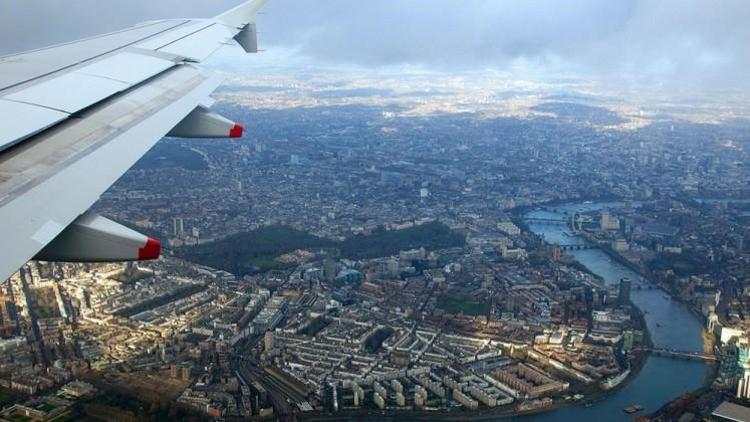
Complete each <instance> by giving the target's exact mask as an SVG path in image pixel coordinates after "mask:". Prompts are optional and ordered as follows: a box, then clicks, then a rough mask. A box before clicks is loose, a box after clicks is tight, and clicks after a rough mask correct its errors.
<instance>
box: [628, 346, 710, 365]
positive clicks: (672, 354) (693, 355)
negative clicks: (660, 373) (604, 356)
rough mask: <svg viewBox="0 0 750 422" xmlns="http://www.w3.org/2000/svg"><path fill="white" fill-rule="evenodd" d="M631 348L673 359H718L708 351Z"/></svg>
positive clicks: (704, 360)
mask: <svg viewBox="0 0 750 422" xmlns="http://www.w3.org/2000/svg"><path fill="white" fill-rule="evenodd" d="M633 350H634V351H641V352H646V353H651V354H652V355H654V356H663V357H668V358H674V359H690V360H700V361H703V362H717V361H718V360H719V359H718V358H717V357H716V356H714V355H711V354H708V353H701V352H685V351H682V350H674V349H660V348H646V347H641V348H636V349H633Z"/></svg>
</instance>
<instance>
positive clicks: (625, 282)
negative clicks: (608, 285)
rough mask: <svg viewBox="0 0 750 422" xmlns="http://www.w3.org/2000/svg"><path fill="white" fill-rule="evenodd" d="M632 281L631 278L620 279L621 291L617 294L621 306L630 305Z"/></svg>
mask: <svg viewBox="0 0 750 422" xmlns="http://www.w3.org/2000/svg"><path fill="white" fill-rule="evenodd" d="M631 284H632V282H631V281H630V279H629V278H623V279H621V280H620V292H619V294H618V295H617V303H618V304H619V305H620V306H628V304H629V303H630V285H631Z"/></svg>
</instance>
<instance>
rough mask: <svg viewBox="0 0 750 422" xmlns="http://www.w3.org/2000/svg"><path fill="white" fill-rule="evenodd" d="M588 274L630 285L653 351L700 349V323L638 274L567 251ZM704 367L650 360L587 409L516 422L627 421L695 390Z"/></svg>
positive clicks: (559, 210) (549, 233)
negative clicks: (632, 410) (635, 407)
mask: <svg viewBox="0 0 750 422" xmlns="http://www.w3.org/2000/svg"><path fill="white" fill-rule="evenodd" d="M622 205H624V204H622V203H613V202H601V203H590V204H567V205H557V206H555V207H554V210H555V211H549V210H538V211H531V212H529V213H528V214H526V217H527V218H528V217H535V218H561V217H563V216H564V215H565V214H564V213H565V212H569V213H571V212H575V211H587V210H596V209H602V208H613V209H614V208H616V207H619V206H622ZM529 228H530V229H531V230H532V231H534V232H535V233H537V234H539V235H542V236H544V238H545V239H546V240H547V241H548V242H550V243H558V244H578V243H586V241H585V240H584V239H583V238H580V237H578V236H574V235H571V234H570V233H569V229H568V228H567V226H562V225H549V224H535V223H529ZM567 253H569V254H572V255H573V256H574V257H575V258H576V260H578V262H580V263H581V264H583V265H584V266H586V268H588V269H589V270H590V271H591V272H593V273H595V274H597V275H599V276H600V277H602V278H603V279H604V281H605V283H606V284H608V285H617V284H618V283H619V280H620V279H621V278H623V277H629V278H630V279H632V280H633V281H634V283H633V288H632V290H631V300H632V302H633V303H634V304H635V305H636V306H637V307H638V308H640V310H641V311H643V312H645V318H646V324H647V325H648V329H649V332H650V333H651V341H652V342H653V344H654V346H655V347H658V348H673V349H678V350H684V351H696V352H699V351H701V350H702V338H701V331H702V328H703V327H702V324H701V321H699V320H698V318H696V317H695V315H693V314H692V313H691V312H690V311H689V310H688V309H687V307H685V306H684V305H682V304H680V303H678V302H674V301H672V300H670V299H669V298H668V297H667V296H666V295H665V293H664V292H663V291H662V290H659V289H638V288H637V287H636V284H638V283H637V282H636V280H639V279H640V276H639V275H638V274H636V273H635V272H633V271H632V270H630V269H629V268H627V267H625V266H624V265H622V264H620V263H618V262H617V261H614V260H612V259H611V258H610V257H609V256H608V255H607V254H606V253H604V252H603V251H601V250H599V249H588V250H580V251H571V252H567ZM707 370H708V368H707V366H706V365H705V364H703V363H702V362H698V361H688V360H678V359H670V358H664V357H656V356H649V357H648V358H647V361H646V363H645V365H644V366H643V368H642V369H641V371H640V372H639V373H638V374H637V375H635V378H631V379H628V380H627V381H626V385H625V386H624V387H622V388H621V389H619V390H617V391H615V392H613V393H612V394H610V395H607V396H604V397H603V398H602V399H601V400H600V401H598V402H596V403H593V404H592V405H590V406H589V407H585V406H583V405H572V406H567V407H562V408H560V409H557V410H554V411H550V412H547V413H542V414H538V415H532V416H526V417H522V418H520V419H524V420H534V421H537V420H538V421H580V420H590V421H600V420H601V421H603V420H606V421H618V420H622V421H629V420H632V419H634V418H635V417H636V416H639V415H644V414H648V413H651V412H654V411H656V410H658V409H659V408H660V407H661V406H663V405H664V404H666V403H667V402H669V401H670V400H672V399H675V398H677V397H678V396H680V395H682V394H683V393H686V392H688V391H692V390H696V389H698V388H700V387H701V386H702V385H703V383H704V381H705V378H706V376H707ZM636 403H637V404H640V405H642V406H643V407H644V410H643V411H642V412H639V413H636V414H633V415H628V414H626V413H625V412H624V411H623V409H624V408H625V407H628V406H630V405H632V404H636Z"/></svg>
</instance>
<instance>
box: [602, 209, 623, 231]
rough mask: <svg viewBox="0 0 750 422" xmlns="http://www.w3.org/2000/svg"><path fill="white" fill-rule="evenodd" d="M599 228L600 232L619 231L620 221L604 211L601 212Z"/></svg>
mask: <svg viewBox="0 0 750 422" xmlns="http://www.w3.org/2000/svg"><path fill="white" fill-rule="evenodd" d="M599 227H600V228H601V229H602V230H619V229H620V220H619V219H618V218H617V217H616V216H614V215H612V214H610V213H609V211H607V210H604V211H602V216H601V220H600V221H599Z"/></svg>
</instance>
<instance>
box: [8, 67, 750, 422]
mask: <svg viewBox="0 0 750 422" xmlns="http://www.w3.org/2000/svg"><path fill="white" fill-rule="evenodd" d="M341 84H344V82H341ZM243 86H244V85H241V80H239V79H238V81H237V84H236V85H232V86H231V89H226V90H224V91H222V92H220V93H219V95H218V96H219V98H220V99H221V100H222V102H221V103H220V105H219V109H220V110H221V111H222V113H224V114H225V115H228V116H231V117H232V118H236V119H238V120H247V121H250V122H252V123H251V124H250V125H249V126H250V127H249V128H248V129H249V131H250V132H251V133H252V140H251V141H250V142H245V141H239V142H237V141H223V142H218V141H190V142H184V141H177V140H165V141H162V143H161V144H160V145H159V146H158V147H157V148H156V149H155V150H154V151H152V152H151V153H150V154H149V155H148V156H147V157H145V158H144V160H142V161H141V162H140V163H139V164H138V165H137V166H136V167H135V168H134V169H133V170H131V171H130V172H129V173H127V174H126V175H125V176H124V177H123V178H122V179H121V180H120V181H119V182H118V183H117V184H116V185H115V186H114V187H113V188H112V189H111V190H110V191H109V192H108V193H107V194H106V195H104V196H103V197H102V199H101V201H100V202H99V203H98V204H97V205H96V209H97V211H98V212H100V213H101V214H102V215H106V216H108V217H110V218H112V219H114V220H116V221H119V222H122V223H124V224H127V225H131V226H134V227H138V228H140V229H142V230H146V231H148V232H150V233H153V234H155V235H158V237H160V238H162V239H168V244H169V251H168V252H167V253H166V256H165V257H164V258H163V259H161V260H159V261H156V262H154V263H152V264H149V263H146V264H58V263H44V262H33V263H30V264H28V265H27V266H25V267H24V268H23V269H22V270H21V271H20V272H18V273H17V274H16V275H14V276H13V277H12V278H11V280H10V281H9V283H7V284H6V285H5V287H4V290H5V291H4V296H3V308H2V311H3V312H2V319H3V327H2V334H3V337H4V338H5V340H3V345H2V350H3V354H2V356H3V363H2V369H3V373H4V374H6V375H5V376H4V377H3V378H2V382H3V383H4V384H3V387H4V388H5V389H6V390H7V391H8V397H7V400H9V401H15V400H18V399H19V398H21V397H24V396H27V397H32V398H31V399H30V400H29V401H23V400H21V402H19V403H18V404H16V405H14V406H12V407H10V408H7V409H6V411H5V413H4V415H5V416H4V417H12V415H18V414H24V413H23V412H26V414H29V415H31V414H33V415H38V416H34V417H35V418H41V419H44V418H50V417H51V416H54V415H56V412H60V413H65V412H72V414H74V415H81V416H82V415H88V416H92V417H96V415H97V414H102V412H105V413H108V414H112V415H121V416H122V417H123V418H127V417H136V416H137V415H143V414H149V415H163V417H167V416H169V417H177V415H182V417H187V416H188V415H204V416H206V417H221V418H227V419H232V418H247V417H253V418H264V417H269V418H282V419H285V418H290V417H295V418H302V419H311V420H316V419H325V418H327V417H334V418H335V417H341V416H349V417H354V416H358V417H367V416H373V415H391V416H397V415H400V416H403V417H421V415H431V416H430V417H431V418H438V419H439V418H447V419H451V418H456V417H458V418H472V419H473V418H479V419H481V418H496V417H500V416H508V415H516V414H524V413H536V412H545V411H550V410H552V411H553V412H552V413H551V415H554V414H555V412H557V411H564V410H565V409H566V408H571V407H572V408H576V407H578V408H583V409H586V408H587V406H591V403H593V406H596V405H597V404H598V403H601V400H602V398H604V397H607V396H608V395H611V394H618V393H613V392H617V391H625V390H626V389H624V388H623V387H624V386H627V385H628V384H629V383H631V382H638V378H639V376H640V375H639V374H640V373H642V371H644V366H645V370H646V371H647V370H649V369H648V368H649V366H648V364H649V362H651V363H652V364H653V362H654V361H655V362H662V361H664V362H671V361H673V360H675V359H677V360H676V361H675V362H682V361H684V360H685V359H688V361H689V363H687V364H688V365H692V366H691V368H692V373H696V371H697V373H698V374H699V376H698V378H697V379H693V380H691V383H692V384H690V385H692V386H693V388H690V389H688V390H684V389H683V390H679V389H678V390H677V391H674V394H673V395H672V396H668V398H667V401H669V400H677V399H680V398H681V396H682V395H683V394H695V395H696V396H695V398H694V399H691V400H689V401H684V402H680V401H679V400H678V401H677V402H674V403H672V404H670V406H666V407H663V408H660V407H652V406H651V405H649V403H646V402H643V401H642V400H641V401H635V400H636V399H634V401H633V402H632V403H630V402H629V403H627V405H626V406H622V408H619V409H617V412H619V413H620V414H621V415H623V416H625V415H630V414H633V415H634V416H637V415H645V414H652V415H661V416H662V417H671V415H678V414H679V415H682V414H684V413H690V412H693V414H696V415H701V414H706V412H708V414H710V413H711V412H712V411H713V409H714V408H715V407H716V406H717V405H718V404H719V403H721V402H722V400H723V399H722V398H723V397H725V396H726V395H729V396H731V397H739V398H746V397H747V394H748V393H747V392H746V391H745V388H744V387H743V386H744V385H745V384H746V382H747V381H745V379H746V378H745V377H746V376H747V375H746V374H748V373H750V372H743V371H745V368H747V365H748V364H747V351H748V337H747V336H746V334H745V333H746V327H745V325H744V324H745V323H744V319H743V315H744V314H745V312H746V310H745V308H744V306H745V305H744V301H743V300H742V298H743V296H744V294H745V292H746V289H745V286H746V284H747V282H748V281H750V273H748V271H747V268H748V267H747V260H748V255H747V252H746V249H745V244H744V242H745V239H746V238H747V215H748V207H749V206H750V201H748V199H746V198H748V196H747V194H748V192H747V186H746V185H745V184H744V183H743V182H742V181H743V180H747V179H746V178H747V174H746V172H747V167H746V166H744V165H743V163H744V162H746V160H747V157H744V154H746V152H745V151H746V150H745V149H744V148H742V145H743V144H744V143H745V142H747V135H745V133H746V130H745V129H746V126H742V125H741V124H739V123H734V124H705V123H688V122H672V123H666V122H665V123H659V122H652V123H650V124H648V125H645V126H642V127H639V128H635V129H634V128H632V127H631V128H623V127H621V125H623V124H625V123H626V121H627V119H628V116H627V115H621V114H617V113H616V112H614V111H609V110H608V109H606V108H604V107H594V106H589V105H576V104H575V103H566V102H560V101H559V100H557V99H551V100H547V101H545V100H541V102H540V103H539V104H537V103H536V102H538V101H539V100H538V98H539V95H538V94H534V95H531V96H529V97H533V98H532V99H529V98H524V97H523V96H521V95H519V96H517V98H515V99H514V102H515V103H516V107H521V105H520V104H522V103H524V102H525V101H528V108H527V109H525V110H523V111H521V112H519V115H518V116H514V117H511V116H505V117H497V116H493V117H488V116H486V115H483V114H482V112H481V110H478V111H475V112H473V113H471V114H467V113H465V112H462V113H447V114H442V115H434V114H432V113H427V114H414V112H413V109H410V108H409V104H410V102H411V99H407V100H401V99H399V97H398V94H393V93H389V92H377V91H376V92H374V93H365V94H362V93H361V92H360V91H354V93H353V94H352V93H350V92H349V88H348V87H345V88H341V89H340V91H341V92H329V91H330V90H326V89H323V90H320V91H315V89H314V87H311V88H310V89H311V91H312V93H311V94H309V95H311V96H316V97H319V98H320V101H321V103H323V104H321V105H318V106H315V107H304V108H299V107H297V106H296V104H295V103H294V102H293V101H292V100H290V101H292V103H291V104H289V105H290V107H289V108H288V107H285V106H284V105H283V104H278V105H277V106H275V107H270V108H266V107H265V106H263V107H261V108H251V107H249V106H247V105H241V104H242V103H241V101H238V99H241V98H245V96H247V98H249V100H247V101H251V100H250V99H252V98H253V96H254V95H256V94H255V93H256V92H257V91H258V90H260V87H258V86H254V85H249V86H247V87H246V88H243ZM371 89H372V90H375V89H377V87H373V88H371ZM352 95H353V96H352ZM360 95H362V96H360ZM420 95H427V94H420ZM443 95H445V94H443ZM331 97H333V98H335V99H336V101H339V100H342V99H345V100H346V101H349V102H352V103H353V104H344V105H333V104H330V105H329V104H326V101H327V99H329V98H331ZM456 97H457V98H449V99H447V100H446V99H444V101H449V100H451V101H456V102H458V101H461V102H463V103H465V104H466V103H468V102H469V99H468V98H466V97H463V96H461V95H456ZM276 98H277V101H281V98H280V97H276ZM398 101H403V102H402V103H401V104H399V103H398ZM424 101H425V102H429V97H428V98H427V99H425V100H424ZM497 101H499V102H502V101H503V100H502V99H498V100H497ZM382 103H388V104H385V105H384V104H382ZM447 107H450V106H449V105H448V106H447ZM481 107H487V105H486V104H481ZM537 110H542V111H537ZM549 113H552V114H554V116H550V115H549ZM581 113H585V117H577V116H579V114H581ZM561 116H563V117H561ZM568 116H571V117H568ZM638 118H639V119H642V118H643V117H642V113H639V114H638ZM594 119H596V120H594ZM597 122H598V123H597ZM469 140H471V141H469ZM706 142H713V143H714V144H715V145H716V146H715V147H711V153H710V154H709V153H707V152H705V151H706V148H705V147H704V146H703V145H705V143H706ZM665 156H668V157H673V159H670V160H669V161H665V160H664V159H663V157H665ZM486 157H492V158H489V159H488V158H486ZM605 169H606V170H605ZM593 252H596V253H599V254H603V256H604V257H605V259H606V260H608V261H613V262H615V263H616V264H617V265H621V266H625V267H627V269H628V271H630V274H628V275H629V277H622V278H620V279H615V280H613V279H611V278H610V277H609V275H607V274H602V273H601V272H599V271H600V269H599V268H597V267H596V265H586V262H587V261H586V258H585V255H586V254H591V253H593ZM581 255H584V256H583V257H581ZM581 262H583V263H584V264H582V263H581ZM599 265H601V264H599ZM643 294H650V295H652V296H653V295H656V296H658V299H660V300H663V301H668V302H669V303H670V304H671V305H670V306H674V307H680V308H683V309H684V310H683V311H682V312H683V313H685V314H686V315H683V316H681V318H689V319H690V320H691V321H694V323H693V324H692V325H691V327H692V328H693V329H694V331H693V332H689V333H687V334H686V337H689V338H690V341H688V342H687V343H684V342H683V344H685V345H683V344H680V343H679V342H677V346H676V347H675V345H673V344H668V342H667V343H665V342H664V340H662V339H661V338H660V331H661V324H663V325H668V324H669V321H656V322H654V321H652V320H651V314H649V313H648V312H653V311H650V310H649V309H648V307H642V306H641V307H639V306H638V305H639V303H638V301H637V297H639V296H640V295H643ZM696 326H697V328H696ZM701 326H703V329H701V328H700V327H701ZM743 359H744V360H743ZM667 364H669V363H667ZM696 368H697V369H696ZM706 371H708V372H707V374H708V375H702V374H703V373H704V372H706ZM706 376H707V377H708V378H707V380H704V377H706ZM704 386H705V387H704ZM71 389H75V391H79V390H81V391H82V392H81V393H80V394H79V393H75V394H79V395H77V396H74V397H73V398H70V397H69V394H71V393H69V392H68V391H69V390H71ZM102 394H103V395H102ZM155 398H158V400H157V401H154V400H155ZM132 400H136V403H143V404H138V405H136V404H134V403H133V401H132ZM605 402H606V399H605ZM587 403H589V404H587ZM555 409H561V410H555ZM611 410H612V409H611V408H610V409H607V411H611ZM29 412H31V413H29ZM34 412H37V413H34ZM110 412H116V413H110ZM424 412H427V413H424ZM466 412H470V413H466Z"/></svg>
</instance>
